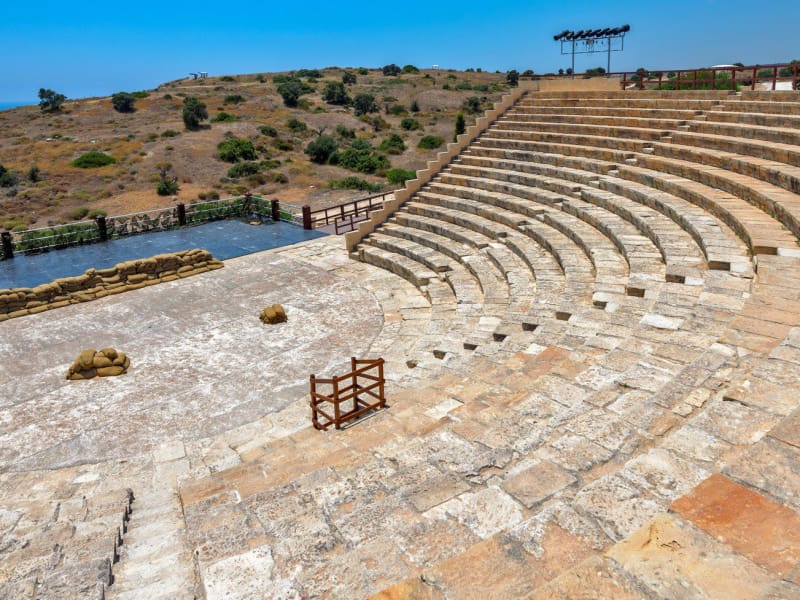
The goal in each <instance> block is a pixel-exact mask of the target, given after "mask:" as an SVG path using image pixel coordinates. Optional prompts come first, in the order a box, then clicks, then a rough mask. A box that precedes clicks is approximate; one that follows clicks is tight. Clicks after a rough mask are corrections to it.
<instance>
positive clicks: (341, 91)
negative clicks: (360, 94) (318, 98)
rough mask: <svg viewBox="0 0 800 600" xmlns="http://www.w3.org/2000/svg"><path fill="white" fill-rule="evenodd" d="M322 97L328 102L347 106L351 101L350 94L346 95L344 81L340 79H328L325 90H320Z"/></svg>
mask: <svg viewBox="0 0 800 600" xmlns="http://www.w3.org/2000/svg"><path fill="white" fill-rule="evenodd" d="M353 77H355V75H354V76H353ZM322 99H323V100H324V101H325V102H327V103H328V104H335V105H339V106H347V105H348V104H350V102H351V101H352V100H351V99H350V96H348V95H347V90H346V89H345V87H344V83H342V82H341V81H329V82H328V83H326V84H325V90H324V91H323V92H322Z"/></svg>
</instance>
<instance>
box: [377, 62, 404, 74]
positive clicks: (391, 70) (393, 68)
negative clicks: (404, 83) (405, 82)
mask: <svg viewBox="0 0 800 600" xmlns="http://www.w3.org/2000/svg"><path fill="white" fill-rule="evenodd" d="M382 70H383V74H384V75H386V76H387V77H396V76H397V75H400V73H402V72H403V69H401V68H400V67H398V66H397V65H396V64H394V63H392V64H391V65H386V66H385V67H383V69H382Z"/></svg>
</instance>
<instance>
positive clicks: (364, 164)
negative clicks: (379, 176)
mask: <svg viewBox="0 0 800 600" xmlns="http://www.w3.org/2000/svg"><path fill="white" fill-rule="evenodd" d="M331 162H332V163H334V164H337V165H339V166H340V167H344V168H345V169H350V170H353V171H360V172H361V173H375V172H378V171H383V170H386V169H388V168H389V167H390V166H391V164H390V163H389V159H388V158H386V156H385V155H383V154H378V153H376V152H374V151H373V150H372V148H371V147H370V145H369V144H368V143H367V142H365V141H364V140H353V141H352V142H351V143H350V145H349V146H348V147H347V148H345V149H344V150H340V151H339V152H336V153H335V154H334V155H333V156H332V157H331Z"/></svg>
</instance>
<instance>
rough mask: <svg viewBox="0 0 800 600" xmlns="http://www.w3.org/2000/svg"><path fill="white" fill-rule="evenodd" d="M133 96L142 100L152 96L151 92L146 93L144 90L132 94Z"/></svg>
mask: <svg viewBox="0 0 800 600" xmlns="http://www.w3.org/2000/svg"><path fill="white" fill-rule="evenodd" d="M131 96H133V97H134V98H137V99H139V100H141V99H143V98H148V97H149V96H150V92H145V91H144V90H142V91H138V92H131Z"/></svg>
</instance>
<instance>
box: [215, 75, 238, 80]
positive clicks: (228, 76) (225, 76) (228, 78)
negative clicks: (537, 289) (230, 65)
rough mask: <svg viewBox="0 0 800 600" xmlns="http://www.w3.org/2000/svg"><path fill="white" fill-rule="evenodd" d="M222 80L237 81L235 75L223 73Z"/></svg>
mask: <svg viewBox="0 0 800 600" xmlns="http://www.w3.org/2000/svg"><path fill="white" fill-rule="evenodd" d="M219 80H220V81H236V78H235V77H231V76H230V75H223V76H222V77H220V78H219Z"/></svg>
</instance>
